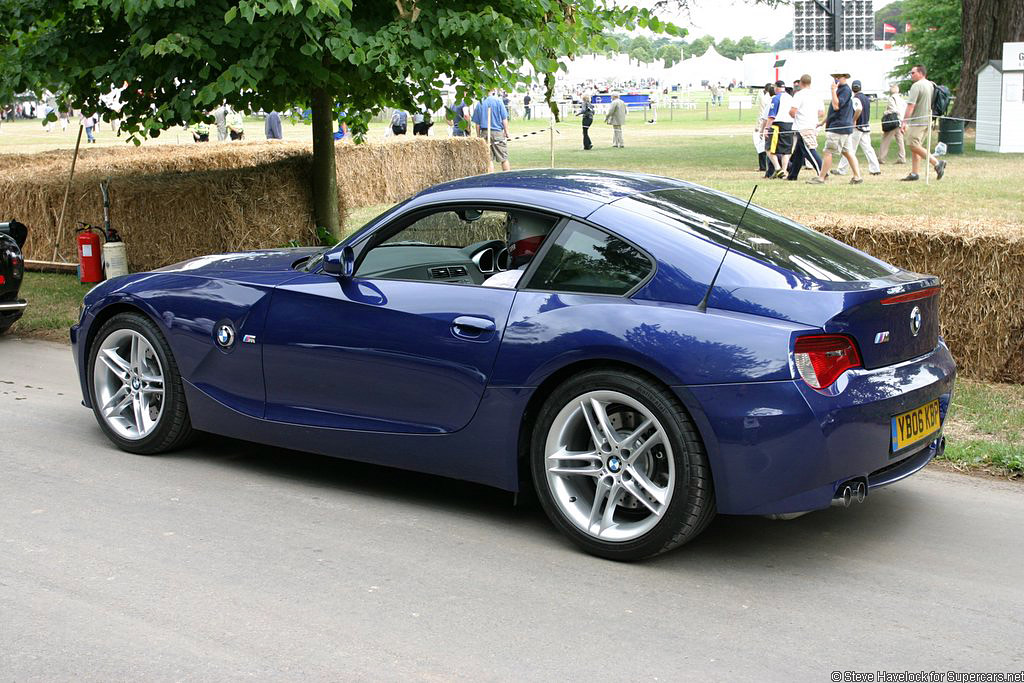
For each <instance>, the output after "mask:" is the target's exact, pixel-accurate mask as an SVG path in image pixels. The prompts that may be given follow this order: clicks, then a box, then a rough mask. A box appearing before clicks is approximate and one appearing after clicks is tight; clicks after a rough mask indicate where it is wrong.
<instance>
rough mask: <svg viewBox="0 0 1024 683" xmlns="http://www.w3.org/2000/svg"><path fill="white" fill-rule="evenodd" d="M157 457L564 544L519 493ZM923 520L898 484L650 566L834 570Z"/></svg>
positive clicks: (356, 469) (728, 526)
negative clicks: (475, 522)
mask: <svg viewBox="0 0 1024 683" xmlns="http://www.w3.org/2000/svg"><path fill="white" fill-rule="evenodd" d="M161 457H162V458H164V459H174V458H179V459H182V460H193V459H202V460H203V461H204V462H205V463H207V464H212V465H216V466H221V467H226V468H231V469H241V470H245V471H247V472H248V473H249V475H250V476H254V477H259V478H261V479H263V480H264V481H263V482H261V483H264V484H266V485H269V486H273V485H274V481H275V480H277V481H281V480H287V481H292V482H298V483H301V484H302V485H304V486H310V487H313V488H315V489H321V490H323V494H324V495H325V496H333V495H344V496H356V497H372V498H375V499H386V500H392V501H394V503H395V504H396V506H400V507H402V508H406V509H409V508H423V509H429V510H439V511H442V512H446V511H450V512H451V513H452V514H453V515H455V516H463V515H471V516H473V517H474V518H476V519H479V520H481V521H484V522H487V523H493V524H494V525H495V530H496V532H507V530H508V528H509V527H510V526H512V527H516V528H517V529H519V530H521V531H523V532H524V533H527V534H531V535H532V534H538V535H541V536H546V537H548V539H549V540H550V542H551V543H553V544H562V545H564V544H567V541H564V540H563V539H562V537H561V536H560V535H559V534H558V533H557V532H555V530H554V529H553V527H551V525H550V523H549V522H548V520H547V518H546V517H545V515H544V513H543V511H542V510H541V508H540V505H539V504H538V503H537V501H536V498H535V497H534V495H533V493H532V491H527V492H523V493H520V495H519V497H518V503H517V504H513V501H514V497H513V495H512V494H511V493H508V492H505V491H499V490H497V489H494V488H491V487H488V486H483V485H480V484H474V483H471V482H464V481H458V480H454V479H448V478H445V477H439V476H434V475H429V474H421V473H418V472H409V471H405V470H400V469H395V468H391V467H385V466H381V465H370V464H366V463H360V462H356V461H351V460H344V459H340V458H331V457H327V456H321V455H315V454H311V453H304V452H301V451H290V450H285V449H280V448H274V447H270V446H263V445H260V444H253V443H248V442H244V441H239V440H235V439H230V438H226V437H220V436H214V435H204V436H203V438H202V439H201V441H200V442H199V443H197V444H196V446H195V447H193V448H190V449H189V450H187V451H183V452H181V453H177V454H171V455H165V456H161ZM924 514H928V505H927V503H926V501H925V500H924V498H923V497H922V495H921V494H920V492H919V491H912V490H908V489H907V488H906V487H905V485H904V486H901V485H900V484H896V485H895V486H894V487H891V488H889V489H884V490H882V491H876V492H873V493H872V494H870V495H869V496H868V500H867V501H865V503H863V504H860V505H854V506H852V507H851V508H849V509H839V508H830V509H828V510H822V511H818V512H814V513H810V514H808V515H805V516H803V517H800V518H798V519H795V520H788V521H776V520H769V519H766V518H763V517H748V516H731V515H720V516H718V517H717V518H716V519H715V520H714V521H713V522H712V523H711V525H710V526H709V527H708V529H707V530H705V531H704V533H703V534H702V535H701V536H700V537H698V538H697V539H696V540H695V541H693V542H692V543H690V544H688V545H686V546H684V547H683V548H681V549H677V550H675V551H673V552H670V553H668V554H666V555H662V556H660V557H658V558H655V559H653V560H650V561H648V562H647V563H646V564H647V566H648V567H650V568H662V567H664V568H666V569H669V568H680V567H687V568H688V569H689V570H690V571H694V570H696V571H700V570H702V569H706V570H709V571H711V570H714V569H715V568H716V567H721V566H723V565H727V564H730V563H734V562H742V563H746V564H751V563H753V564H755V565H756V564H758V563H760V564H762V565H764V566H765V567H768V568H775V569H787V568H788V569H800V568H808V567H811V566H815V567H818V566H821V565H822V563H824V564H825V565H829V564H839V563H841V562H847V561H849V558H850V556H851V555H870V554H871V553H872V552H873V550H875V549H877V548H878V547H879V545H881V544H886V543H889V542H890V541H891V539H892V537H893V536H898V535H900V534H901V533H902V532H903V527H904V526H905V525H906V524H907V523H908V521H909V520H912V519H913V517H915V516H917V515H924ZM524 526H525V527H526V528H523V527H524ZM496 538H497V536H496Z"/></svg>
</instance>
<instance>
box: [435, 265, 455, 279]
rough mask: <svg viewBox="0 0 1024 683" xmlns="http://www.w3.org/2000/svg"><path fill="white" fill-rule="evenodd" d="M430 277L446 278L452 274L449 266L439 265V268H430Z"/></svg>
mask: <svg viewBox="0 0 1024 683" xmlns="http://www.w3.org/2000/svg"><path fill="white" fill-rule="evenodd" d="M430 277H432V278H434V279H435V280H444V279H445V278H448V277H451V274H450V273H449V272H448V269H447V268H443V267H440V266H439V267H437V268H431V269H430Z"/></svg>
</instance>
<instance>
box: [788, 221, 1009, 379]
mask: <svg viewBox="0 0 1024 683" xmlns="http://www.w3.org/2000/svg"><path fill="white" fill-rule="evenodd" d="M800 220H801V222H803V223H805V224H807V225H809V226H811V227H814V228H815V229H817V230H820V231H821V232H824V233H825V234H828V235H830V236H832V237H834V238H836V239H838V240H842V241H843V242H846V243H847V244H850V245H853V246H854V247H856V248H858V249H860V250H862V251H866V252H868V253H869V254H872V255H873V256H876V257H878V258H880V259H883V260H885V261H888V262H889V263H892V264H893V265H896V266H899V267H901V268H906V269H907V270H912V271H916V272H919V273H928V274H931V275H938V276H939V277H940V278H942V299H941V315H942V334H943V336H944V337H945V338H946V342H947V343H948V344H949V347H950V350H952V352H953V355H954V356H955V357H956V360H957V364H958V366H959V370H960V372H961V373H962V374H964V375H966V376H969V377H974V378H977V379H984V380H990V381H1000V382H1016V383H1024V305H1021V301H1024V230H1022V229H1021V228H1022V226H1019V225H1018V226H1005V225H982V224H980V223H977V222H973V223H972V222H967V221H960V220H956V219H953V218H946V219H939V218H933V219H926V220H921V219H915V220H914V221H913V224H912V225H911V224H909V221H908V220H907V219H900V218H890V217H885V216H871V217H841V218H840V217H836V216H804V217H802V218H801V219H800Z"/></svg>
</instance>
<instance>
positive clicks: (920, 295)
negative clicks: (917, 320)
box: [879, 285, 942, 306]
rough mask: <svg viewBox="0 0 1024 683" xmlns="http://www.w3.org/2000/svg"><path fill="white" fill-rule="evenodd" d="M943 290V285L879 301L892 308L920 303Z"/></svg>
mask: <svg viewBox="0 0 1024 683" xmlns="http://www.w3.org/2000/svg"><path fill="white" fill-rule="evenodd" d="M941 289H942V285H935V286H934V287H925V288H924V289H917V290H914V291H912V292H906V293H904V294H897V295H896V296H889V297H886V298H884V299H882V300H880V301H879V303H880V304H882V305H883V306H891V305H893V304H902V303H906V302H909V301H920V300H921V299H927V298H929V297H933V296H936V295H937V294H938V293H939V290H941Z"/></svg>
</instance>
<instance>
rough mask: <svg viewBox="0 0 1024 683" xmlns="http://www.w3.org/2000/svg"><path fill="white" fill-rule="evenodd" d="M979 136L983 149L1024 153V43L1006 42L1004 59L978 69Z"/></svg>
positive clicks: (976, 146)
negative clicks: (1023, 122)
mask: <svg viewBox="0 0 1024 683" xmlns="http://www.w3.org/2000/svg"><path fill="white" fill-rule="evenodd" d="M977 112H978V113H977V117H978V124H977V137H976V138H975V141H974V147H975V149H977V150H979V151H982V152H1024V126H1022V125H1021V122H1022V121H1024V43H1003V59H1002V60H990V61H988V62H986V63H985V65H984V66H983V67H981V68H980V69H979V70H978V106H977Z"/></svg>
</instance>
